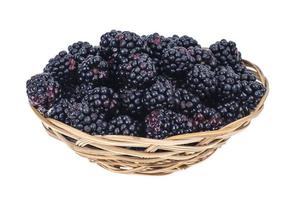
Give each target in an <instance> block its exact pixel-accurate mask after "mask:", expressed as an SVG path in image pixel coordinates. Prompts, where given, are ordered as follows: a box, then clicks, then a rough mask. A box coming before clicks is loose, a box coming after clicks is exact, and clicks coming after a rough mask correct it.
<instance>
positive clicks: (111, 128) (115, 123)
mask: <svg viewBox="0 0 302 200" xmlns="http://www.w3.org/2000/svg"><path fill="white" fill-rule="evenodd" d="M108 134H109V135H128V136H139V135H140V134H141V125H140V124H139V122H138V121H136V120H133V119H132V118H131V117H129V116H128V115H120V116H118V117H116V118H114V119H112V120H111V121H110V122H109V123H108Z"/></svg>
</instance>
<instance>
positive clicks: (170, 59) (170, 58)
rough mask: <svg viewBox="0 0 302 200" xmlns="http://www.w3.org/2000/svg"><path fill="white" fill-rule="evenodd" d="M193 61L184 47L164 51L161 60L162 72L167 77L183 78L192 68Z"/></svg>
mask: <svg viewBox="0 0 302 200" xmlns="http://www.w3.org/2000/svg"><path fill="white" fill-rule="evenodd" d="M194 64H195V59H194V58H193V57H192V55H191V54H190V52H189V51H188V50H187V49H186V48H184V47H173V48H168V49H165V50H164V52H163V57H162V60H161V68H162V71H163V72H164V73H165V74H167V75H168V76H172V77H177V78H179V77H183V76H184V75H185V74H186V73H187V72H188V71H189V70H191V69H192V68H193V66H194Z"/></svg>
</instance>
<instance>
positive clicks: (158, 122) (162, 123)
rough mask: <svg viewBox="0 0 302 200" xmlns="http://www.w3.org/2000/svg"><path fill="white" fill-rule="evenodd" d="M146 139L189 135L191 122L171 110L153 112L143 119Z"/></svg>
mask: <svg viewBox="0 0 302 200" xmlns="http://www.w3.org/2000/svg"><path fill="white" fill-rule="evenodd" d="M145 125H146V127H145V128H146V137H147V138H153V139H164V138H166V137H169V136H173V135H178V134H183V133H190V132H192V131H193V124H192V121H191V120H190V119H189V118H188V117H186V116H185V115H183V114H180V113H176V112H173V111H171V110H166V109H159V110H154V111H152V112H151V113H150V114H148V115H147V116H146V118H145Z"/></svg>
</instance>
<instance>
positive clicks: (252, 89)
mask: <svg viewBox="0 0 302 200" xmlns="http://www.w3.org/2000/svg"><path fill="white" fill-rule="evenodd" d="M241 87H242V88H241V91H240V94H238V95H237V96H235V97H234V98H233V99H231V100H228V101H227V100H225V101H224V102H221V103H219V104H218V106H217V108H218V110H219V112H220V113H221V115H222V116H223V117H224V120H225V121H226V123H231V122H233V121H235V120H237V119H240V118H242V117H245V116H247V115H249V114H250V113H251V112H252V111H253V110H254V109H255V108H256V106H257V105H258V103H259V101H260V100H261V98H262V97H263V95H264V94H265V91H266V89H265V87H264V86H263V85H262V84H261V83H259V82H256V81H255V82H248V81H243V82H242V83H241Z"/></svg>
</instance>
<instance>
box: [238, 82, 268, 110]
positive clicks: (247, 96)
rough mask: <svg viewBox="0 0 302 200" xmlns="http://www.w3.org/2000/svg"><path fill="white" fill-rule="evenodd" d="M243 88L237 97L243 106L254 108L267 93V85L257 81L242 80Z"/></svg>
mask: <svg viewBox="0 0 302 200" xmlns="http://www.w3.org/2000/svg"><path fill="white" fill-rule="evenodd" d="M241 86H242V90H241V93H240V95H239V96H238V97H237V98H236V99H237V100H240V102H241V104H242V106H243V107H246V108H247V109H249V110H253V109H254V108H255V107H256V106H257V105H258V103H259V101H260V100H261V98H262V97H263V96H264V94H265V91H266V89H265V87H264V86H263V85H262V84H261V83H259V82H257V81H243V82H241Z"/></svg>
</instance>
